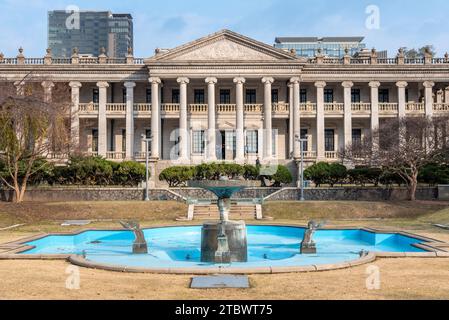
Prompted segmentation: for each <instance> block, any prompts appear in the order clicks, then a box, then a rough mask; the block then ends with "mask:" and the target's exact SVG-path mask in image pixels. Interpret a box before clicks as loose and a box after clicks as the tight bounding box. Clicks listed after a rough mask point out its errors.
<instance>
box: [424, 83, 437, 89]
mask: <svg viewBox="0 0 449 320" xmlns="http://www.w3.org/2000/svg"><path fill="white" fill-rule="evenodd" d="M423 86H424V87H425V88H433V87H434V86H435V82H433V81H425V82H424V83H423Z"/></svg>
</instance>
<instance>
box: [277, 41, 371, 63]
mask: <svg viewBox="0 0 449 320" xmlns="http://www.w3.org/2000/svg"><path fill="white" fill-rule="evenodd" d="M363 39H364V38H363V37H325V38H318V37H278V38H276V39H275V44H274V46H275V47H276V48H278V49H284V50H292V49H294V50H296V54H297V55H298V56H299V57H307V58H311V57H314V56H315V55H316V54H317V53H318V49H321V53H322V54H324V55H325V56H327V57H330V58H342V57H343V56H344V55H345V50H346V49H348V50H349V54H350V55H351V56H353V55H355V54H356V53H357V52H359V51H361V50H363V49H365V48H366V45H365V44H364V43H363Z"/></svg>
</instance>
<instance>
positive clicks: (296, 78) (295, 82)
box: [290, 77, 301, 84]
mask: <svg viewBox="0 0 449 320" xmlns="http://www.w3.org/2000/svg"><path fill="white" fill-rule="evenodd" d="M300 82H301V78H300V77H293V78H290V83H291V84H298V83H300Z"/></svg>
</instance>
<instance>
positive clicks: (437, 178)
mask: <svg viewBox="0 0 449 320" xmlns="http://www.w3.org/2000/svg"><path fill="white" fill-rule="evenodd" d="M418 180H419V182H422V183H427V184H429V185H436V184H449V166H444V165H437V164H430V165H428V166H426V167H424V168H423V169H422V170H421V172H420V174H419V176H418Z"/></svg>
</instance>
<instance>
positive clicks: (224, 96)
mask: <svg viewBox="0 0 449 320" xmlns="http://www.w3.org/2000/svg"><path fill="white" fill-rule="evenodd" d="M220 103H221V104H230V103H231V90H229V89H222V90H220Z"/></svg>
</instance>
